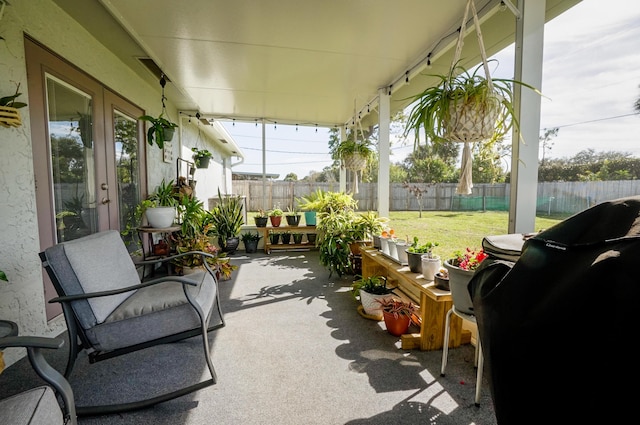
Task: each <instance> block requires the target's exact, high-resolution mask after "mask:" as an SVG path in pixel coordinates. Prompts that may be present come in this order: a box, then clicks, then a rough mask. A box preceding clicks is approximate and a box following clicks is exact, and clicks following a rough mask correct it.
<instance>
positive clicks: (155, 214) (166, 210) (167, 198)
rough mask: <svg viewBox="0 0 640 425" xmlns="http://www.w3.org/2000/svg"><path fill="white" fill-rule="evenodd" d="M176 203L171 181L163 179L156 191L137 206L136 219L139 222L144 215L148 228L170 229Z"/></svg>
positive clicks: (174, 215) (174, 216) (176, 198)
mask: <svg viewBox="0 0 640 425" xmlns="http://www.w3.org/2000/svg"><path fill="white" fill-rule="evenodd" d="M178 203H179V202H178V196H177V194H176V191H175V186H174V184H173V180H170V181H169V182H166V181H165V180H164V179H163V180H162V182H160V184H159V185H158V187H156V190H155V191H154V192H152V193H151V194H150V195H149V196H147V199H144V200H143V201H141V202H140V203H139V204H138V205H137V207H136V219H137V220H138V221H140V220H141V218H142V216H143V214H144V215H145V216H146V218H147V222H148V223H149V226H150V227H153V228H156V229H164V228H167V227H171V226H172V225H173V222H174V220H175V218H176V207H177V206H178Z"/></svg>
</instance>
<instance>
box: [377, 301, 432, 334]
mask: <svg viewBox="0 0 640 425" xmlns="http://www.w3.org/2000/svg"><path fill="white" fill-rule="evenodd" d="M377 302H378V303H379V304H380V307H381V309H382V317H383V318H384V324H385V325H386V327H387V332H389V333H390V334H391V335H394V336H401V335H404V334H405V333H407V330H408V329H409V325H411V323H414V324H416V325H418V326H420V323H421V320H420V316H418V312H419V309H418V306H417V305H415V304H414V303H412V302H411V301H402V300H399V299H397V298H383V299H379V300H377Z"/></svg>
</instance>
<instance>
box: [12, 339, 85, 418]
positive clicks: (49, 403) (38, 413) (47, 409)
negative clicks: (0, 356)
mask: <svg viewBox="0 0 640 425" xmlns="http://www.w3.org/2000/svg"><path fill="white" fill-rule="evenodd" d="M63 344H64V340H63V339H62V338H44V337H35V336H8V337H5V338H0V349H2V348H8V347H25V348H26V349H27V355H28V357H29V362H31V365H32V367H33V369H34V370H35V371H36V373H37V374H38V376H40V377H41V378H42V379H43V380H44V381H45V382H47V383H48V384H49V385H46V386H40V387H35V388H31V389H29V390H27V391H23V392H21V393H18V394H14V395H12V396H10V397H7V398H5V399H3V400H0V423H1V424H12V425H37V424H42V425H44V424H46V425H63V424H66V425H75V424H76V423H77V419H76V410H75V403H74V400H73V391H72V390H71V386H70V385H69V382H67V380H66V379H64V377H63V376H62V375H61V374H60V373H58V371H56V370H55V369H54V368H52V367H51V366H50V365H49V363H47V361H46V360H45V358H44V356H43V355H42V350H44V349H56V348H60V347H62V345H63ZM52 387H53V388H52ZM56 394H57V395H58V396H60V399H61V400H62V406H61V405H60V404H59V403H58V400H57V398H56Z"/></svg>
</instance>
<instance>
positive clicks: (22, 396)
mask: <svg viewBox="0 0 640 425" xmlns="http://www.w3.org/2000/svg"><path fill="white" fill-rule="evenodd" d="M0 424H11V425H27V424H28V425H57V424H61V425H62V424H64V419H63V417H62V410H61V409H60V405H59V404H58V401H57V399H56V396H55V393H54V392H53V390H52V389H51V388H50V387H44V386H43V387H37V388H32V389H30V390H27V391H24V392H21V393H19V394H16V395H13V396H11V397H8V398H5V399H3V400H0Z"/></svg>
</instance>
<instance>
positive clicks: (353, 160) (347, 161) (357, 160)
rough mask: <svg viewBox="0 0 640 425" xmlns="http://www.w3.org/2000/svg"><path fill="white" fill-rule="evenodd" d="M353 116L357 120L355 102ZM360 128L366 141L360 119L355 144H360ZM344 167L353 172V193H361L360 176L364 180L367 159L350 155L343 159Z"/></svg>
mask: <svg viewBox="0 0 640 425" xmlns="http://www.w3.org/2000/svg"><path fill="white" fill-rule="evenodd" d="M353 116H354V119H355V116H356V103H355V101H354V103H353ZM358 127H359V128H360V135H361V136H362V139H363V140H364V131H362V123H361V122H360V119H358V120H357V121H354V126H353V142H354V143H355V144H357V143H358ZM343 165H344V167H345V168H346V169H347V170H349V171H351V172H353V193H359V190H358V174H360V178H362V171H363V170H364V169H365V168H366V166H367V158H365V157H363V156H362V155H360V154H359V153H357V152H355V153H353V154H352V155H349V157H347V158H343Z"/></svg>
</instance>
